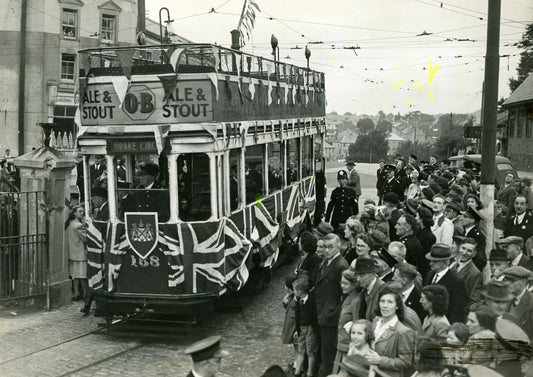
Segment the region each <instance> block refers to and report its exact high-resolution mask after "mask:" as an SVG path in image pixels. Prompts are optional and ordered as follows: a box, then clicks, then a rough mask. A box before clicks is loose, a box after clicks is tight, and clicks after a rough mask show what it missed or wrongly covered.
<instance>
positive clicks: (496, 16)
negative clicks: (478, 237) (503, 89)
mask: <svg viewBox="0 0 533 377" xmlns="http://www.w3.org/2000/svg"><path fill="white" fill-rule="evenodd" d="M488 3H489V8H488V20H487V53H486V54H485V81H484V91H483V109H482V114H483V124H482V127H483V139H482V143H483V144H482V151H483V153H482V155H481V186H480V199H481V202H482V203H483V204H484V206H485V211H484V215H485V224H486V229H485V234H486V240H487V242H486V248H485V250H484V252H485V255H487V256H488V255H489V253H490V250H491V249H492V247H493V243H494V184H495V177H496V123H497V117H498V74H499V69H500V56H499V55H500V12H501V0H489V2H488ZM480 251H481V250H480ZM487 259H488V258H487ZM485 273H486V274H488V273H489V271H488V269H485Z"/></svg>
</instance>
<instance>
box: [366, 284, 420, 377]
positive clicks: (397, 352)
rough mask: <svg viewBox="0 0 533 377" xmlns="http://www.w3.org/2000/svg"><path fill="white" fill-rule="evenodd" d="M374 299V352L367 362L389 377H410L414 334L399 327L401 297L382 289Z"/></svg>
mask: <svg viewBox="0 0 533 377" xmlns="http://www.w3.org/2000/svg"><path fill="white" fill-rule="evenodd" d="M378 297H379V301H378V302H379V304H378V309H377V314H378V316H377V317H376V318H374V321H373V328H374V338H375V341H374V351H373V352H371V354H370V355H369V356H367V360H368V361H369V363H370V364H371V365H376V366H377V367H378V368H379V369H380V370H383V372H385V373H387V374H388V375H389V376H391V377H405V376H410V375H411V373H412V371H413V370H412V368H413V364H414V350H415V333H414V331H413V330H411V329H409V328H408V327H407V326H405V325H404V324H403V323H402V320H403V315H404V304H403V300H402V296H401V294H400V293H399V292H398V291H397V290H395V289H392V288H390V287H388V286H386V287H384V288H383V289H382V290H381V291H380V292H379V296H378Z"/></svg>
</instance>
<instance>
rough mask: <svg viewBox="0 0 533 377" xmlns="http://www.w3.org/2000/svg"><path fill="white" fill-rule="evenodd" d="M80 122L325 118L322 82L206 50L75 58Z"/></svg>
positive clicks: (193, 47) (276, 65) (96, 52)
mask: <svg viewBox="0 0 533 377" xmlns="http://www.w3.org/2000/svg"><path fill="white" fill-rule="evenodd" d="M79 80H80V85H79V87H80V104H81V122H82V125H84V126H92V125H114V124H117V125H118V124H120V125H132V124H133V125H134V124H169V123H171V124H173V123H198V122H225V121H242V120H264V119H282V118H300V117H302V118H303V117H317V116H324V115H325V102H326V101H325V91H324V87H325V86H324V74H323V73H321V72H317V71H314V70H311V69H307V68H302V67H297V66H294V65H291V64H287V63H283V62H277V61H273V60H270V59H266V58H263V57H259V56H255V55H250V54H247V53H244V52H240V51H235V50H231V49H227V48H224V47H221V46H217V45H211V44H179V45H159V46H129V47H113V48H98V49H87V50H81V51H80V52H79Z"/></svg>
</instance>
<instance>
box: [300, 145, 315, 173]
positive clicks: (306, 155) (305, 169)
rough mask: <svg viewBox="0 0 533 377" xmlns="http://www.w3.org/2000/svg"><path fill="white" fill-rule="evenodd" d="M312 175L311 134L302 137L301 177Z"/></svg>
mask: <svg viewBox="0 0 533 377" xmlns="http://www.w3.org/2000/svg"><path fill="white" fill-rule="evenodd" d="M311 175H313V139H312V138H311V136H305V137H303V138H302V177H303V178H305V177H310V176H311Z"/></svg>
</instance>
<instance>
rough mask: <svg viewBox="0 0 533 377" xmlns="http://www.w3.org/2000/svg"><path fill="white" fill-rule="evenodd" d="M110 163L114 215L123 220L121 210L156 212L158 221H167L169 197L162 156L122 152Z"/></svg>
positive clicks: (164, 159) (166, 166) (165, 166)
mask: <svg viewBox="0 0 533 377" xmlns="http://www.w3.org/2000/svg"><path fill="white" fill-rule="evenodd" d="M114 163H115V166H114V168H115V171H116V172H117V173H116V192H117V212H118V213H117V217H118V218H119V219H120V220H124V213H125V212H157V217H158V221H159V222H166V221H168V219H169V218H170V211H169V207H170V199H169V193H168V162H167V159H166V157H164V156H163V157H158V156H157V155H156V154H136V155H126V156H119V157H117V158H115V161H114ZM119 172H120V174H119ZM124 178H125V179H124Z"/></svg>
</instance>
